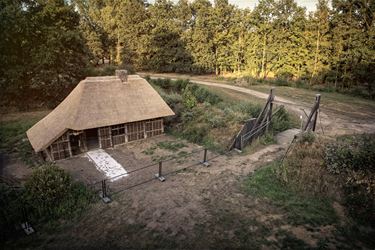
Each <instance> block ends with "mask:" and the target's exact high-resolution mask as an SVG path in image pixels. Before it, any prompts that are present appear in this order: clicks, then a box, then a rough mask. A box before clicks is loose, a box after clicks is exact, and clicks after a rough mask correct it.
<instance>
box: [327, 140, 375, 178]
mask: <svg viewBox="0 0 375 250" xmlns="http://www.w3.org/2000/svg"><path fill="white" fill-rule="evenodd" d="M325 163H326V165H327V168H328V170H329V171H330V172H331V173H340V172H342V171H343V172H346V171H348V170H355V171H357V170H363V171H366V170H369V171H371V172H375V134H372V135H366V134H364V135H358V136H343V137H340V138H338V140H337V141H336V142H334V143H330V144H328V145H327V147H326V150H325Z"/></svg>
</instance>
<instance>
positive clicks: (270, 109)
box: [266, 88, 275, 132]
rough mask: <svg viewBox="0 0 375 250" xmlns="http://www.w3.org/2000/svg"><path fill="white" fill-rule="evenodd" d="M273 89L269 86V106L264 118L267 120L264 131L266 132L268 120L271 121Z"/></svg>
mask: <svg viewBox="0 0 375 250" xmlns="http://www.w3.org/2000/svg"><path fill="white" fill-rule="evenodd" d="M273 90H274V88H271V90H270V103H269V105H270V107H269V109H268V114H267V120H266V122H267V126H266V131H267V132H268V127H269V125H270V124H269V122H270V121H271V117H272V107H273V100H274V98H275V96H274V93H273Z"/></svg>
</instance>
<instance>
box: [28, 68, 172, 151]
mask: <svg viewBox="0 0 375 250" xmlns="http://www.w3.org/2000/svg"><path fill="white" fill-rule="evenodd" d="M171 115H174V113H173V111H172V110H171V109H170V108H169V107H168V105H167V104H166V103H165V102H164V100H163V99H162V98H161V97H160V95H159V94H158V93H157V92H156V91H155V90H154V89H153V88H152V86H151V85H150V84H149V83H148V82H147V81H146V80H145V79H143V78H141V77H139V76H138V75H129V76H128V80H127V82H122V81H121V80H120V78H118V77H117V76H106V77H87V78H86V79H85V80H83V81H81V82H80V83H79V84H78V85H77V86H76V87H75V88H74V89H73V91H72V92H71V93H70V94H69V95H68V96H67V97H66V98H65V99H64V101H62V102H61V103H60V104H59V105H58V106H57V107H56V108H55V109H54V110H53V111H52V112H51V113H49V114H48V115H47V116H46V117H44V118H43V119H42V120H40V121H39V122H38V123H37V124H35V125H34V126H33V127H32V128H30V129H29V130H28V131H27V137H28V138H29V141H30V143H31V145H32V146H33V148H34V150H35V151H36V152H39V151H41V150H44V149H45V148H47V147H48V146H49V145H50V144H51V143H52V142H54V141H55V140H56V139H57V138H59V137H60V136H61V135H63V134H64V133H65V132H66V131H67V130H68V129H72V130H84V129H90V128H97V127H104V126H109V125H115V124H122V123H128V122H135V121H142V120H147V119H153V118H160V117H166V116H171Z"/></svg>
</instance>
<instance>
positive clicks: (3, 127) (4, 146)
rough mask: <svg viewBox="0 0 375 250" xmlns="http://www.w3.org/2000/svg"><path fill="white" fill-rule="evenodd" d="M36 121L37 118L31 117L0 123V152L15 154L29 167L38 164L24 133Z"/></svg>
mask: <svg viewBox="0 0 375 250" xmlns="http://www.w3.org/2000/svg"><path fill="white" fill-rule="evenodd" d="M38 120H39V117H33V118H24V119H23V118H22V119H18V120H14V121H4V122H0V151H3V152H5V153H7V154H15V156H16V157H18V158H20V159H21V160H22V161H23V162H25V163H26V164H27V165H29V166H35V165H36V164H37V163H39V161H38V158H37V156H36V155H35V154H34V152H33V149H32V147H31V145H30V143H29V141H28V139H27V136H26V131H27V130H28V129H29V128H30V127H32V126H33V125H34V124H35V123H36V122H37V121H38Z"/></svg>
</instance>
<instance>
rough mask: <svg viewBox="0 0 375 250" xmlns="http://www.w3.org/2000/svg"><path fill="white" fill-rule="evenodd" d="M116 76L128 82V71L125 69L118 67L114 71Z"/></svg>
mask: <svg viewBox="0 0 375 250" xmlns="http://www.w3.org/2000/svg"><path fill="white" fill-rule="evenodd" d="M115 73H116V76H117V77H118V78H120V79H121V81H122V82H123V83H127V82H128V71H127V70H125V69H119V70H116V71H115Z"/></svg>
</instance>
